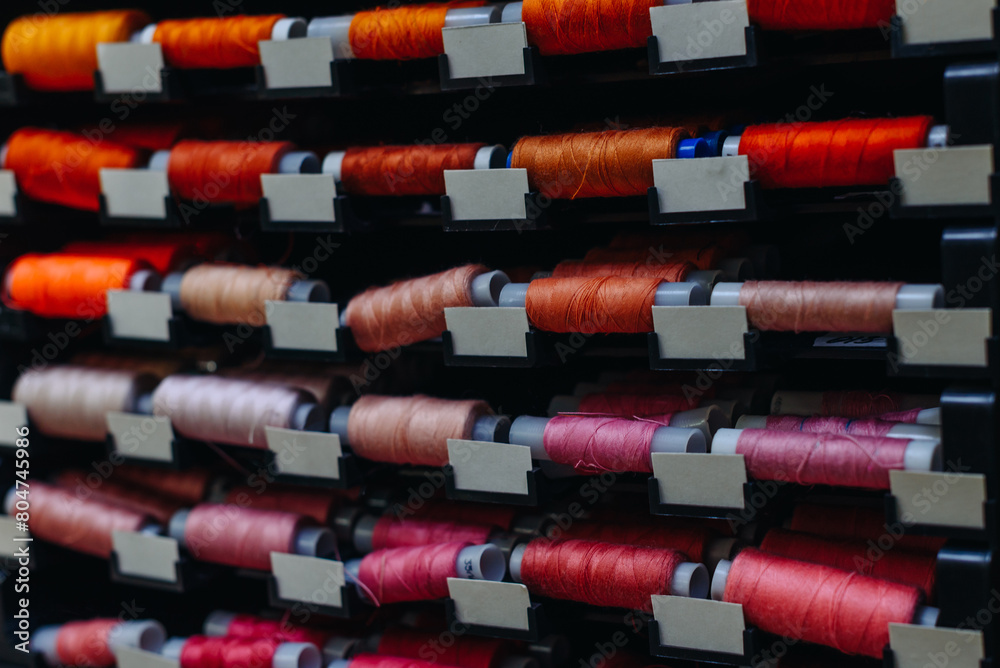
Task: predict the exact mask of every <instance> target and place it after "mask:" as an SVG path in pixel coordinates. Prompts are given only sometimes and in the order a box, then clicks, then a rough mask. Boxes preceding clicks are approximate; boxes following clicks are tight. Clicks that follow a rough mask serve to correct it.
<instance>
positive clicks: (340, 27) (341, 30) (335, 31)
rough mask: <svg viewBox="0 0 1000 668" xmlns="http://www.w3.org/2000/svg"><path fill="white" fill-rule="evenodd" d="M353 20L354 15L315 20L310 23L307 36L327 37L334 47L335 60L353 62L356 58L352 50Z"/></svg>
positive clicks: (324, 17) (325, 17)
mask: <svg viewBox="0 0 1000 668" xmlns="http://www.w3.org/2000/svg"><path fill="white" fill-rule="evenodd" d="M353 20H354V15H353V14H348V15H346V16H322V17H319V18H315V19H313V20H312V21H310V22H309V25H308V27H307V28H306V36H307V37H326V38H327V39H329V40H330V43H331V45H332V46H333V59H334V60H351V59H352V58H354V51H353V50H352V49H351V21H353Z"/></svg>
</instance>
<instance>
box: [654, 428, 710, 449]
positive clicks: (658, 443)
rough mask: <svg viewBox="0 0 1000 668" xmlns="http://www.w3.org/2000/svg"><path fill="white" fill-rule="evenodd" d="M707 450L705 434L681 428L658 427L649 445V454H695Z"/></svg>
mask: <svg viewBox="0 0 1000 668" xmlns="http://www.w3.org/2000/svg"><path fill="white" fill-rule="evenodd" d="M707 450H708V447H707V445H706V440H705V434H704V433H703V432H702V431H701V430H700V429H688V428H683V427H660V428H659V429H657V430H656V431H654V432H653V440H652V441H651V442H650V444H649V452H650V453H651V454H652V453H654V452H673V453H680V452H695V453H704V452H706V451H707Z"/></svg>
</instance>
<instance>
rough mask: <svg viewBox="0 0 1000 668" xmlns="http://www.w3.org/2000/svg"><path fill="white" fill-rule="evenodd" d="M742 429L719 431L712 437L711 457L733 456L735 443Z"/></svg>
mask: <svg viewBox="0 0 1000 668" xmlns="http://www.w3.org/2000/svg"><path fill="white" fill-rule="evenodd" d="M742 433H743V430H742V429H720V430H719V431H717V432H715V436H714V437H712V447H711V450H710V451H711V453H712V454H713V455H735V454H736V443H737V441H739V439H740V434H742Z"/></svg>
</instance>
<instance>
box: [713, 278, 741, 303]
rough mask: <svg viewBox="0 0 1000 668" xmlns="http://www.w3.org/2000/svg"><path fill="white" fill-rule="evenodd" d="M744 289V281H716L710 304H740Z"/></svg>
mask: <svg viewBox="0 0 1000 668" xmlns="http://www.w3.org/2000/svg"><path fill="white" fill-rule="evenodd" d="M742 289H743V284H742V283H729V282H726V283H716V285H715V287H714V288H713V289H712V299H711V300H710V301H709V305H711V306H739V305H740V290H742Z"/></svg>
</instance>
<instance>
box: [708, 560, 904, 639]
mask: <svg viewBox="0 0 1000 668" xmlns="http://www.w3.org/2000/svg"><path fill="white" fill-rule="evenodd" d="M723 600H724V601H726V602H727V603H739V604H741V605H742V606H743V616H744V618H745V619H746V621H747V623H748V624H752V625H754V626H756V627H758V628H760V629H761V630H763V631H765V632H767V633H773V634H775V635H780V636H784V637H786V638H794V639H797V640H805V641H806V642H814V643H818V644H820V645H826V646H828V647H833V648H836V649H838V650H840V651H841V652H844V653H845V654H862V655H864V656H871V657H881V656H882V650H883V648H884V647H885V646H886V645H887V644H888V642H889V624H890V623H893V622H895V623H899V624H909V623H911V622H912V621H913V618H914V615H915V613H916V611H917V606H918V604H919V603H920V592H919V591H918V590H917V589H915V588H914V587H908V586H906V585H901V584H897V583H895V582H888V581H886V580H879V579H878V578H870V577H865V576H863V575H858V574H856V573H849V572H847V571H842V570H840V569H837V568H832V567H830V566H824V565H821V564H810V563H807V562H804V561H796V560H794V559H786V558H784V557H778V556H774V555H771V554H766V553H764V552H760V551H758V550H753V549H746V550H743V551H742V552H741V553H740V554H739V556H737V557H736V559H735V560H734V561H733V563H732V565H731V566H730V569H729V576H728V578H727V579H726V587H725V594H724V596H723Z"/></svg>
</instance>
